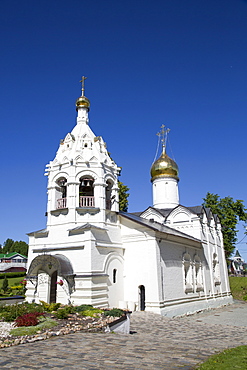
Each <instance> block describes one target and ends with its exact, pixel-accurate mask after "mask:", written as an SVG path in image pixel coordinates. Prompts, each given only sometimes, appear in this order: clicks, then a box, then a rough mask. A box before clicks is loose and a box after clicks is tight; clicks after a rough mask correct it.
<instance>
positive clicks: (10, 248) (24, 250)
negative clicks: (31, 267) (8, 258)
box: [1, 239, 28, 256]
mask: <svg viewBox="0 0 247 370" xmlns="http://www.w3.org/2000/svg"><path fill="white" fill-rule="evenodd" d="M12 252H16V253H20V254H22V255H23V256H27V254H28V244H27V243H26V242H24V241H22V240H20V241H19V242H18V241H14V240H13V239H7V240H5V242H4V243H3V248H2V251H1V253H4V254H7V253H12Z"/></svg>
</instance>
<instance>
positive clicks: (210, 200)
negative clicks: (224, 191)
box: [203, 193, 247, 258]
mask: <svg viewBox="0 0 247 370" xmlns="http://www.w3.org/2000/svg"><path fill="white" fill-rule="evenodd" d="M203 200H204V202H203V205H204V206H205V207H207V208H211V211H212V212H213V214H217V215H218V217H219V219H220V222H221V226H222V234H223V240H224V248H225V254H226V258H229V257H230V256H231V254H232V253H233V251H234V248H235V243H236V241H237V232H238V230H237V228H236V227H237V224H238V222H239V221H244V223H245V224H246V221H247V209H246V208H245V206H244V204H243V201H242V200H239V199H237V200H234V199H233V198H231V197H225V198H220V197H219V195H218V194H212V193H207V195H206V198H203Z"/></svg>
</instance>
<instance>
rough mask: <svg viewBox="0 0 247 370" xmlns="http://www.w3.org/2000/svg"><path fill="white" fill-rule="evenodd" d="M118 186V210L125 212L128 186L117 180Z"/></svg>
mask: <svg viewBox="0 0 247 370" xmlns="http://www.w3.org/2000/svg"><path fill="white" fill-rule="evenodd" d="M118 187H119V210H120V211H124V212H127V211H128V204H129V202H128V197H129V193H128V191H129V190H130V189H129V188H128V186H126V185H124V184H123V183H122V182H121V181H118Z"/></svg>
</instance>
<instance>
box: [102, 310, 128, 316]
mask: <svg viewBox="0 0 247 370" xmlns="http://www.w3.org/2000/svg"><path fill="white" fill-rule="evenodd" d="M123 313H124V311H123V310H121V309H120V308H113V309H112V310H107V311H105V312H104V315H105V316H113V317H121V316H122V315H123Z"/></svg>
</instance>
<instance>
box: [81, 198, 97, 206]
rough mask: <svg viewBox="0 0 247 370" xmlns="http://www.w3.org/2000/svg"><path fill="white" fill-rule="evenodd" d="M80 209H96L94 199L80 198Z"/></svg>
mask: <svg viewBox="0 0 247 370" xmlns="http://www.w3.org/2000/svg"><path fill="white" fill-rule="evenodd" d="M79 204H80V207H94V197H92V196H91V197H86V196H81V197H80V203H79Z"/></svg>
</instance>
